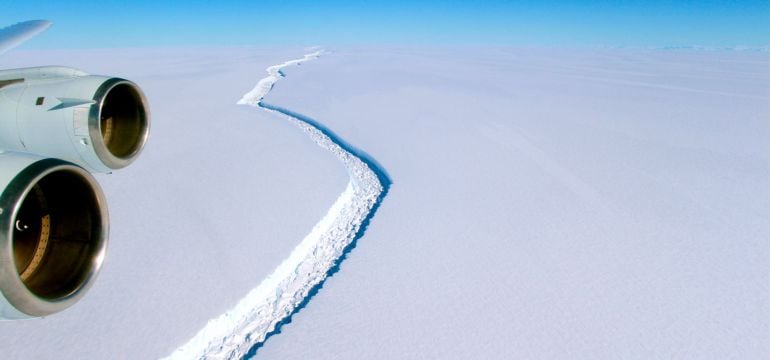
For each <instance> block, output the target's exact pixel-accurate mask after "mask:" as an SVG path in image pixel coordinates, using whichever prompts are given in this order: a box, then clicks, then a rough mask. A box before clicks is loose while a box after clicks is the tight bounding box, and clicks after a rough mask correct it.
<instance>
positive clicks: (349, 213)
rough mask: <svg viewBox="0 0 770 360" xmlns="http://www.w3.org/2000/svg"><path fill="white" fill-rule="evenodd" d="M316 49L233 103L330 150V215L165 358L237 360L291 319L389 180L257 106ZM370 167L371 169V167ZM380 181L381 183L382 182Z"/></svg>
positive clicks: (323, 136)
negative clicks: (333, 189)
mask: <svg viewBox="0 0 770 360" xmlns="http://www.w3.org/2000/svg"><path fill="white" fill-rule="evenodd" d="M321 54H322V52H321V51H317V52H314V53H312V54H308V55H305V57H304V58H303V59H297V60H290V61H287V62H285V63H283V64H279V65H274V66H270V67H268V68H267V73H268V76H267V77H266V78H263V79H262V80H260V81H259V83H258V84H257V86H256V87H255V88H254V90H252V91H251V92H249V93H247V94H246V95H244V96H243V98H242V99H241V100H240V101H238V104H244V105H252V106H258V107H261V108H263V109H265V110H267V111H271V112H276V113H279V114H281V115H282V116H283V117H285V118H286V119H287V120H289V121H291V122H293V123H294V124H295V125H297V126H298V127H299V128H301V129H302V130H303V131H304V132H306V133H307V134H308V136H310V138H311V139H312V140H313V141H315V142H316V143H317V144H318V145H319V146H320V147H321V148H323V149H325V150H328V151H330V152H332V153H333V154H334V155H335V156H336V157H337V158H338V159H339V160H340V161H341V162H342V163H343V164H344V165H345V167H346V168H347V170H348V173H349V174H350V182H349V183H348V186H347V188H346V189H345V191H344V192H343V193H342V194H341V195H340V196H339V198H338V199H337V201H336V202H335V203H334V204H333V205H332V207H331V208H330V209H329V212H328V213H327V214H326V216H324V218H323V219H321V221H320V222H319V223H318V224H317V225H316V226H315V227H314V228H313V230H312V231H311V232H310V234H308V235H307V236H306V237H305V238H304V239H303V240H302V242H301V243H300V244H299V245H298V246H297V247H296V248H295V249H294V251H292V253H291V255H290V256H289V257H288V258H287V259H285V260H284V261H283V262H282V263H281V264H280V265H279V266H278V268H277V269H275V271H274V272H273V273H272V274H270V275H269V276H268V277H267V278H266V279H265V280H264V281H262V283H260V284H259V286H258V287H256V288H255V289H254V290H252V291H251V292H250V293H249V294H248V295H246V297H245V298H244V299H242V300H241V301H240V302H239V303H238V304H237V305H236V306H235V308H233V309H232V310H230V311H228V312H226V313H225V314H223V315H222V316H220V317H218V318H216V319H213V320H211V321H210V322H209V323H208V324H207V325H206V326H205V327H204V328H203V329H202V330H201V331H200V332H199V333H198V334H197V335H196V336H195V337H194V338H193V339H191V340H190V341H189V342H188V343H187V344H185V345H183V346H182V347H180V348H179V349H177V351H175V352H174V353H173V354H172V355H171V356H170V357H169V359H209V358H227V359H234V358H242V357H243V356H245V355H246V354H247V353H248V352H249V350H250V349H252V348H253V347H254V346H255V345H258V344H260V343H262V342H263V341H264V340H265V339H266V337H267V336H268V335H269V334H270V332H271V331H273V330H274V329H275V328H276V326H277V325H279V323H280V322H281V321H282V320H284V319H286V318H287V317H289V316H291V314H292V313H293V312H294V311H295V309H297V307H298V306H300V304H302V303H303V301H305V299H306V298H307V297H308V296H309V295H310V294H311V292H312V291H313V289H314V288H316V287H317V286H319V284H321V283H322V281H323V280H324V279H325V278H326V277H327V275H328V274H329V272H330V271H331V270H332V269H333V267H334V266H335V264H336V263H337V261H338V260H339V259H340V257H341V256H342V255H343V252H344V251H345V250H346V249H347V248H348V247H349V246H350V245H351V243H352V242H353V241H354V240H355V239H356V238H357V237H359V236H360V235H362V232H361V230H362V226H364V227H365V222H367V221H368V219H369V218H371V216H372V215H373V211H374V210H376V207H377V206H378V205H379V202H380V201H381V200H382V197H383V196H384V191H385V190H386V188H385V186H388V184H389V180H387V176H386V175H385V173H384V171H382V170H381V169H380V168H379V167H378V165H376V163H374V162H367V159H366V158H365V157H364V158H362V157H359V155H357V154H355V153H356V152H358V151H356V150H354V149H353V148H351V147H349V145H347V144H346V143H344V142H343V141H341V140H340V139H339V138H337V137H336V136H335V135H334V134H333V133H331V132H329V131H328V130H326V129H325V128H323V127H321V126H320V125H319V124H317V123H315V122H313V121H312V120H310V119H309V118H306V117H304V116H302V115H299V114H295V113H292V112H291V111H289V110H286V109H282V108H280V107H277V106H272V105H267V104H264V103H262V99H263V98H264V97H265V96H266V95H267V93H268V92H270V90H271V89H272V88H273V85H274V84H275V83H276V82H277V81H278V80H279V79H280V78H281V77H283V76H284V75H283V73H282V71H281V70H282V69H283V68H285V67H287V66H291V65H299V64H301V63H303V62H305V61H308V60H311V59H314V58H317V57H318V56H320V55H321ZM370 166H371V167H373V168H374V169H372V168H370ZM381 181H382V182H381Z"/></svg>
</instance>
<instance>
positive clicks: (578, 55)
mask: <svg viewBox="0 0 770 360" xmlns="http://www.w3.org/2000/svg"><path fill="white" fill-rule="evenodd" d="M328 50H331V53H328V54H324V55H323V56H321V57H318V58H317V59H314V60H313V61H311V62H307V63H304V64H303V65H302V66H292V67H290V68H284V70H282V71H285V72H286V75H287V77H286V79H284V80H281V81H278V82H275V81H273V82H272V83H271V86H269V87H267V88H265V89H272V90H270V93H269V94H268V95H267V96H264V93H261V92H255V93H252V95H253V96H252V97H251V103H252V104H253V103H255V101H260V99H262V98H263V97H264V99H263V100H261V101H266V102H268V103H270V104H276V105H277V106H280V108H282V109H290V110H291V111H293V112H296V113H299V114H303V115H304V116H307V117H309V118H312V119H314V120H316V121H317V122H318V123H321V124H323V125H324V126H326V127H328V128H329V129H332V130H334V132H335V133H336V134H337V135H338V136H339V137H340V138H341V139H344V140H345V141H346V142H348V143H349V144H353V145H355V146H356V147H358V148H360V149H363V150H365V151H366V152H367V153H368V154H369V155H370V156H371V157H372V158H374V159H376V160H377V161H378V162H379V164H381V165H382V166H383V168H385V169H386V170H387V172H388V174H389V177H390V179H391V180H392V185H391V186H390V188H389V192H388V195H387V197H386V198H385V199H384V201H383V203H382V206H381V207H380V208H379V209H378V210H377V213H376V215H375V216H374V218H373V219H372V220H371V223H370V224H369V226H368V228H367V229H366V233H365V235H364V237H363V238H361V239H360V241H359V242H358V243H357V244H356V247H355V248H354V249H353V250H352V251H351V252H349V253H348V254H347V258H346V259H345V260H344V261H343V262H342V263H341V264H340V271H339V272H337V273H335V274H334V276H332V277H329V278H328V279H326V281H325V282H324V285H323V288H322V289H321V290H320V291H319V292H318V293H317V294H316V295H315V296H314V297H313V298H312V299H311V300H310V302H309V303H308V304H307V306H306V307H304V308H302V309H301V310H300V311H298V312H296V313H295V314H293V316H292V318H291V322H290V323H288V324H284V325H283V326H282V327H281V329H280V333H278V334H276V335H274V336H271V337H270V338H269V339H268V340H267V341H266V342H265V343H264V344H263V345H262V346H261V347H260V348H258V349H257V351H256V357H257V358H265V359H270V358H280V359H307V358H312V359H361V358H366V359H393V358H398V359H405V358H406V359H425V358H433V359H439V358H447V359H453V358H457V359H468V358H482V359H483V358H505V359H510V358H537V359H549V358H550V359H564V358H569V359H596V358H600V359H615V358H631V359H649V358H740V359H761V358H770V335H768V334H770V323H768V321H767V319H768V318H770V282H768V279H770V251H768V249H769V247H768V235H770V222H769V221H768V214H770V141H768V139H769V138H770V121H769V120H768V119H770V54H768V53H764V52H738V51H718V50H713V51H698V50H634V49H582V50H581V49H542V48H540V49H538V48H493V47H458V48H415V47H412V48H409V47H404V48H397V47H389V48H367V47H360V48H353V47H348V48H329V49H328ZM311 51H312V50H311ZM304 53H306V51H303V49H296V48H269V49H268V48H217V49H213V48H209V49H126V50H98V51H96V50H78V51H66V52H56V51H19V52H14V53H11V54H12V55H13V56H10V55H11V54H7V55H6V56H5V57H3V58H0V68H9V67H16V66H24V65H27V66H29V65H49V64H65V65H74V66H77V67H80V68H83V69H85V70H88V71H90V72H93V73H106V74H115V75H119V76H122V77H125V78H128V79H132V80H135V81H137V82H138V83H139V85H140V86H142V87H143V89H145V90H146V92H147V95H148V98H149V99H150V102H151V105H152V106H153V120H154V123H153V126H154V127H153V132H152V134H151V139H150V143H149V144H148V147H147V149H146V151H145V152H144V153H143V155H142V157H141V158H140V159H139V160H138V161H137V163H136V164H134V165H132V166H131V167H128V168H126V169H124V170H122V171H119V172H116V173H115V174H112V175H109V176H100V177H99V180H100V182H101V183H102V185H103V186H104V188H105V192H106V195H107V199H108V203H109V205H110V209H111V226H112V232H111V240H110V241H111V242H110V252H109V256H108V258H107V261H106V265H105V269H104V271H103V272H102V274H101V275H100V277H99V279H97V282H96V284H95V286H94V287H93V288H92V290H91V291H90V293H89V294H88V295H87V296H86V297H85V298H84V299H83V300H82V301H81V302H80V303H78V304H77V305H75V306H74V307H73V308H71V309H68V310H67V311H65V312H62V313H60V314H56V315H54V316H50V317H48V318H45V319H39V320H33V321H22V322H3V323H0V334H1V335H2V336H0V349H1V350H2V357H3V358H8V359H27V358H43V359H47V358H84V359H103V358H127V359H135V358H158V357H162V356H167V355H169V354H172V353H173V351H174V350H176V349H178V348H179V347H180V346H182V345H183V344H185V343H187V342H188V341H189V340H190V339H192V338H194V336H195V334H196V333H198V332H199V331H200V330H201V329H202V328H204V327H205V325H206V323H207V322H208V321H209V320H210V319H215V318H217V317H219V316H220V315H221V314H224V313H226V312H227V311H229V310H233V309H237V306H238V304H239V301H241V300H243V299H244V298H249V296H248V294H249V293H250V291H252V289H254V288H255V287H256V286H257V285H259V284H264V283H267V282H270V281H279V280H278V279H272V278H268V275H270V274H272V273H274V271H276V272H280V268H278V267H279V265H281V264H282V263H284V264H285V262H284V261H288V260H286V259H287V257H288V258H289V259H291V258H294V257H296V258H300V257H302V256H300V255H297V252H300V251H302V250H299V249H300V248H302V245H299V247H298V245H297V244H304V242H305V241H307V239H308V237H310V235H308V232H309V231H311V229H313V231H311V234H313V233H316V232H319V231H320V230H319V229H321V228H327V224H326V222H327V221H329V222H331V221H332V220H331V219H332V218H333V217H330V215H329V214H337V213H340V212H342V211H341V210H335V209H337V208H338V207H340V208H341V207H343V205H344V204H346V203H348V201H350V199H351V198H354V197H355V196H353V195H352V193H351V191H354V190H355V189H354V188H353V186H352V182H351V177H350V175H349V173H348V171H347V170H348V165H347V164H346V163H345V162H340V160H339V158H338V155H339V154H336V153H334V152H333V151H331V152H330V151H324V150H323V149H321V148H319V147H318V144H317V142H318V139H319V138H320V137H315V138H314V137H313V134H312V132H313V131H312V129H310V128H307V129H304V130H305V131H297V129H296V126H295V125H302V124H304V123H302V122H300V123H297V122H296V121H294V120H292V119H291V118H287V117H286V116H284V115H282V114H276V113H274V112H269V111H263V110H264V109H255V108H253V107H248V106H237V105H234V102H235V101H236V100H237V99H239V98H241V97H242V96H243V94H244V93H246V92H248V91H249V90H250V89H252V88H253V87H254V83H255V81H257V80H258V79H260V78H262V77H263V76H264V69H265V68H267V67H269V66H272V65H273V64H283V62H284V61H285V60H286V59H295V58H297V57H298V56H301V55H302V54H304ZM275 73H276V74H277V75H278V76H277V77H276V79H277V78H278V77H280V75H281V74H282V72H278V70H276V71H275ZM269 75H273V74H272V73H271V74H269ZM271 81H272V80H271ZM260 91H261V90H260ZM287 120H289V121H287ZM307 135H310V136H311V139H312V140H313V141H308V139H307ZM329 147H330V148H333V146H332V145H331V144H330V145H329ZM343 189H344V191H343ZM351 189H352V190H351ZM340 191H343V193H342V195H340ZM330 204H333V207H332V209H330V208H329V206H330ZM319 219H323V220H322V221H321V222H320V223H318V221H319ZM314 225H316V227H314ZM329 227H334V226H333V225H329ZM302 239H305V240H302ZM281 266H282V265H281ZM277 268H278V269H279V270H275V269H277ZM271 279H272V280H271ZM294 293H295V294H302V292H301V291H300V292H294ZM247 307H249V306H247ZM236 313H239V314H243V313H244V312H240V311H237V310H236ZM257 318H258V317H257ZM260 326H261V325H260ZM239 331H240V330H239ZM259 333H260V334H261V333H264V332H263V331H261V332H259ZM241 334H244V333H241ZM220 335H222V336H223V338H224V337H227V334H224V333H223V334H220ZM229 339H232V340H233V343H232V344H233V345H234V346H236V347H237V346H238V341H237V338H235V337H233V338H229ZM241 340H243V341H244V342H246V341H254V339H243V338H242V339H241ZM244 344H245V343H244ZM245 347H246V346H244V348H245ZM239 351H240V350H239Z"/></svg>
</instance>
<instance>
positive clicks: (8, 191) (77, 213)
mask: <svg viewBox="0 0 770 360" xmlns="http://www.w3.org/2000/svg"><path fill="white" fill-rule="evenodd" d="M149 125H150V119H149V111H148V105H147V101H146V99H145V96H144V94H143V93H142V91H141V89H140V88H139V87H138V86H137V85H136V84H134V83H133V82H130V81H128V80H124V79H120V78H114V77H106V76H96V75H89V74H87V73H85V72H83V71H80V70H76V69H72V68H66V67H50V66H49V67H38V68H27V69H17V70H4V71H0V189H2V192H1V193H0V319H19V318H29V317H40V316H46V315H50V314H53V313H56V312H58V311H61V310H64V309H66V308H68V307H70V306H71V305H73V304H74V303H75V302H77V301H78V300H79V299H81V298H82V297H83V295H84V294H85V292H86V291H87V290H88V288H89V287H90V286H91V285H92V283H93V280H94V278H95V277H96V275H97V274H98V272H99V270H100V268H101V266H102V263H103V260H104V257H105V254H106V246H107V238H108V228H109V221H108V213H107V203H106V201H105V198H104V194H103V192H102V190H101V188H100V187H99V185H98V183H97V182H96V180H95V179H94V178H93V176H92V175H91V174H90V173H89V171H90V172H100V173H109V172H111V171H112V170H115V169H120V168H123V167H125V166H128V165H129V164H131V163H132V162H133V161H134V160H136V158H137V157H138V155H139V154H140V152H141V151H142V149H143V148H144V145H145V142H146V141H147V136H148V133H149Z"/></svg>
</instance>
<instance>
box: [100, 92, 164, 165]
mask: <svg viewBox="0 0 770 360" xmlns="http://www.w3.org/2000/svg"><path fill="white" fill-rule="evenodd" d="M94 100H95V101H97V104H94V105H92V107H91V112H90V114H89V134H90V137H91V140H92V141H93V144H94V150H95V151H96V154H97V156H99V159H101V160H102V162H103V163H104V164H105V165H107V166H108V167H110V168H111V169H119V168H122V167H125V166H127V165H128V164H130V163H131V162H133V161H134V159H135V158H136V157H137V156H138V155H139V153H140V152H141V150H142V148H143V147H144V144H145V142H146V141H147V134H148V133H149V128H150V127H149V119H148V114H147V101H146V100H145V98H144V95H143V94H142V92H141V90H139V88H138V87H137V86H136V85H134V84H133V83H131V82H129V81H127V80H122V79H116V78H113V79H110V80H108V81H106V82H105V83H104V84H102V86H100V87H99V89H98V90H97V91H96V94H95V95H94Z"/></svg>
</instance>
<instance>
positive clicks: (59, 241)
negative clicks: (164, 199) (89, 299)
mask: <svg viewBox="0 0 770 360" xmlns="http://www.w3.org/2000/svg"><path fill="white" fill-rule="evenodd" d="M0 187H2V188H3V189H4V190H3V191H2V193H0V318H3V319H21V318H29V317H39V316H46V315H50V314H53V313H55V312H58V311H61V310H64V309H66V308H68V307H69V306H71V305H73V304H74V303H75V302H77V301H78V300H79V299H80V298H81V297H83V295H84V294H85V292H86V290H87V289H88V288H89V287H90V286H91V284H92V281H93V279H94V277H95V276H96V274H97V273H98V272H99V269H100V268H101V266H102V262H103V260H104V257H105V253H106V247H107V237H108V236H107V235H108V226H109V221H108V214H107V205H106V201H105V198H104V194H103V193H102V190H101V189H100V187H99V185H98V184H97V183H96V181H95V180H94V178H93V177H92V176H91V174H90V173H88V172H87V171H85V170H84V169H83V168H81V167H79V166H77V165H75V164H72V163H69V162H66V161H62V160H58V159H51V158H41V157H38V156H35V155H31V154H19V153H2V154H0Z"/></svg>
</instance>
